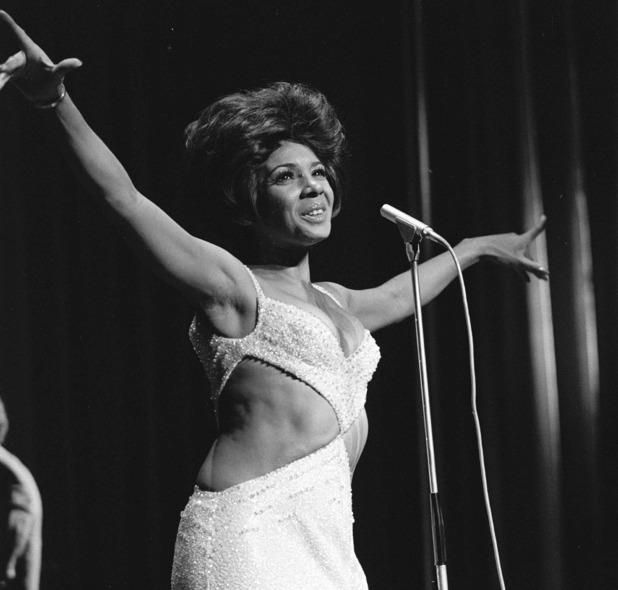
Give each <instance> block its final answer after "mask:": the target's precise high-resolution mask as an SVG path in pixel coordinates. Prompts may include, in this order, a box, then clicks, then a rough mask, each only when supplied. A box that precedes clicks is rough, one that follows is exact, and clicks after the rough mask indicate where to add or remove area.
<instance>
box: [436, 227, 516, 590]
mask: <svg viewBox="0 0 618 590" xmlns="http://www.w3.org/2000/svg"><path fill="white" fill-rule="evenodd" d="M433 239H434V241H437V242H439V243H440V244H442V245H443V246H444V247H445V248H446V249H447V250H448V251H449V253H450V255H451V256H452V258H453V261H454V262H455V266H456V267H457V277H458V279H459V286H460V289H461V296H462V301H463V306H464V315H465V319H466V332H467V337H468V359H469V366H470V389H471V402H472V417H473V419H474V431H475V434H476V444H477V451H478V457H479V463H480V469H481V483H482V487H483V500H484V503H485V512H486V514H487V520H488V522H489V533H490V535H491V545H492V548H493V554H494V561H495V563H496V570H497V573H498V580H499V582H500V588H501V590H505V588H506V586H505V584H504V576H503V575H502V564H501V561H500V551H499V549H498V540H497V537H496V529H495V527H494V518H493V513H492V510H491V501H490V499H489V486H488V484H487V470H486V468H485V452H484V450H483V434H482V432H481V421H480V419H479V413H478V407H477V388H476V365H475V362H474V339H473V337H472V322H471V320H470V309H469V307H468V295H467V293H466V284H465V282H464V278H463V271H462V269H461V265H460V264H459V260H458V258H457V254H455V250H453V248H452V247H451V245H450V244H449V243H448V242H447V241H446V240H445V239H444V238H443V237H442V236H440V235H439V234H434V236H433Z"/></svg>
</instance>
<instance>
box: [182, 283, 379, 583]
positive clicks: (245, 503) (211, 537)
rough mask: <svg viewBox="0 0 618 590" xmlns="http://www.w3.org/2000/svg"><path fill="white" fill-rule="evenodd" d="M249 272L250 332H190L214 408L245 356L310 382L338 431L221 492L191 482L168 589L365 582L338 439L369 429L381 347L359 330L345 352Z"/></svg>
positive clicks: (197, 328) (195, 325) (317, 323)
mask: <svg viewBox="0 0 618 590" xmlns="http://www.w3.org/2000/svg"><path fill="white" fill-rule="evenodd" d="M249 273H250V274H251V277H252V279H253V282H254V284H255V288H256V291H257V321H256V326H255V328H254V330H253V331H252V332H251V333H250V334H249V335H247V336H245V337H243V338H226V337H223V336H218V335H215V334H212V333H210V332H208V331H207V329H205V328H204V327H203V326H202V325H201V324H200V322H199V320H197V319H194V321H193V322H192V324H191V328H190V331H189V335H190V338H191V341H192V343H193V346H194V348H195V351H196V353H197V355H198V357H199V359H200V361H201V362H202V364H203V365H204V368H205V370H206V374H207V376H208V378H209V381H210V384H211V395H212V397H213V400H214V401H215V407H216V400H217V398H218V396H219V395H220V393H221V391H222V390H223V387H224V386H225V383H226V382H227V379H228V378H229V376H230V374H231V373H232V371H233V370H234V368H235V367H236V366H237V365H238V363H239V362H240V361H241V360H242V359H243V358H247V357H251V358H255V359H259V360H261V361H263V362H265V363H268V364H270V365H273V366H274V367H277V368H280V369H281V370H284V371H286V372H287V373H290V374H292V375H294V376H295V377H296V378H298V379H300V380H302V381H304V382H305V383H307V384H308V385H310V386H311V387H312V388H314V389H315V390H316V391H317V392H318V393H319V394H320V395H322V396H323V397H324V398H325V399H326V400H327V401H328V402H329V403H330V404H331V406H332V407H333V410H334V412H335V414H336V416H337V420H338V422H339V428H340V434H339V436H337V437H336V438H335V439H334V440H333V441H331V442H330V443H329V444H327V445H326V446H324V447H322V448H320V449H318V450H317V451H315V452H313V453H311V454H309V455H307V456H305V457H302V458H300V459H298V460H296V461H293V462H291V463H289V464H287V465H284V466H283V467H280V468H279V469H276V470H274V471H271V472H270V473H267V474H266V475H263V476H260V477H257V478H254V479H251V480H249V481H246V482H243V483H240V484H238V485H235V486H232V487H230V488H227V489H225V490H223V491H220V492H211V491H205V490H201V489H199V488H197V487H196V488H195V490H194V493H193V495H192V496H191V497H190V498H189V501H188V503H187V505H186V507H185V509H184V510H183V512H182V513H181V517H180V524H179V527H178V535H177V538H176V546H175V551H174V564H173V568H172V590H224V589H233V590H292V589H293V590H366V589H367V581H366V578H365V574H364V573H363V570H362V568H361V566H360V564H359V562H358V559H357V558H356V554H355V553H354V542H353V537H352V524H353V520H354V519H353V514H352V493H351V485H350V484H351V474H350V463H349V456H348V452H347V451H346V444H345V442H344V438H345V437H346V433H347V434H348V436H347V438H353V436H352V437H350V436H349V435H350V434H352V435H354V434H356V433H355V432H354V431H355V430H357V431H361V430H363V429H366V417H365V413H364V409H363V408H364V404H365V398H366V394H367V384H368V382H369V380H370V379H371V376H372V375H373V372H374V371H375V368H376V366H377V363H378V360H379V358H380V353H379V349H378V347H377V345H376V343H375V341H374V339H373V338H372V336H371V335H370V334H369V332H368V331H365V333H364V337H363V340H362V342H361V344H360V345H359V347H358V348H357V349H356V350H355V351H354V352H352V353H351V354H350V355H348V356H345V354H344V352H343V350H342V349H341V346H340V344H339V342H338V340H337V338H336V337H335V335H334V334H333V333H332V332H331V331H330V329H329V328H328V327H327V326H326V325H325V324H324V323H323V322H322V321H321V320H320V319H319V318H317V317H316V316H313V315H312V314H310V313H309V312H307V311H305V310H303V309H301V308H299V307H296V306H294V305H290V304H287V303H284V302H282V301H278V300H276V299H272V298H270V297H266V295H265V294H264V292H263V291H262V289H261V287H260V284H259V283H258V281H257V279H256V278H255V276H254V275H253V273H251V271H249ZM316 287H317V286H316ZM318 288H319V287H318ZM321 290H322V291H323V292H324V293H326V294H327V295H330V294H329V293H327V291H326V290H324V289H321ZM330 296H331V297H332V295H330ZM333 299H334V298H333Z"/></svg>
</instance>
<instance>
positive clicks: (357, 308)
mask: <svg viewBox="0 0 618 590" xmlns="http://www.w3.org/2000/svg"><path fill="white" fill-rule="evenodd" d="M544 227H545V217H542V218H541V219H540V220H539V222H538V223H537V224H536V225H534V226H533V227H531V228H530V229H529V230H528V231H526V232H524V233H522V234H516V233H507V234H495V235H489V236H480V237H476V238H468V239H465V240H463V241H461V242H460V243H459V244H457V246H455V248H454V250H455V253H456V254H457V258H458V259H459V262H460V264H461V267H462V269H465V268H468V267H470V266H472V265H473V264H476V263H477V262H478V261H479V260H481V259H482V258H489V259H492V260H495V261H497V262H500V263H502V264H505V265H507V266H510V267H512V268H513V269H514V270H516V271H517V272H519V273H520V274H522V275H523V276H524V277H525V278H526V279H528V278H529V275H534V276H536V277H538V278H540V279H547V278H548V276H549V273H548V271H547V270H546V269H544V268H543V267H541V266H540V265H539V264H538V263H537V262H535V261H534V260H532V259H530V258H529V257H528V256H527V255H526V251H527V249H528V246H529V245H530V244H531V243H532V242H533V241H534V240H535V238H536V237H537V236H538V235H539V234H540V233H541V232H542V231H543V229H544ZM456 272H457V271H456V269H455V265H454V264H453V261H452V259H451V256H450V254H449V253H448V252H444V253H442V254H439V255H438V256H435V257H433V258H430V259H429V260H428V261H426V262H424V263H422V264H421V265H420V266H419V278H420V288H421V299H422V302H423V304H425V303H428V302H429V301H431V300H432V299H433V298H434V297H436V296H438V295H439V294H440V293H441V292H442V290H443V289H444V288H445V287H446V286H447V285H448V284H449V283H450V282H451V281H452V280H453V279H455V278H456V276H457V275H456ZM333 287H334V289H335V290H337V291H338V293H339V294H340V296H341V297H342V298H343V299H344V300H345V301H346V302H347V306H348V309H349V311H350V312H351V313H352V314H354V315H355V316H356V317H358V318H359V319H360V320H361V322H362V323H363V325H364V326H365V327H366V328H367V329H368V330H371V331H375V330H379V329H380V328H383V327H385V326H388V325H390V324H394V323H396V322H399V321H401V320H403V319H405V318H407V317H409V316H411V315H412V314H413V313H414V300H413V297H412V280H411V277H410V271H409V270H407V271H405V272H403V273H401V274H399V275H397V276H395V277H393V278H392V279H390V280H388V281H386V282H385V283H384V284H382V285H380V286H378V287H375V288H373V289H364V290H358V291H356V290H352V289H345V288H342V287H339V286H336V285H334V286H333Z"/></svg>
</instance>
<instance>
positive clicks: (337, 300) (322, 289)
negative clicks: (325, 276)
mask: <svg viewBox="0 0 618 590" xmlns="http://www.w3.org/2000/svg"><path fill="white" fill-rule="evenodd" d="M311 285H312V286H313V288H314V289H317V290H318V291H320V293H324V295H326V296H327V297H330V298H331V299H332V300H333V301H334V302H335V303H336V304H337V305H338V306H339V307H343V305H341V301H339V299H337V298H336V297H335V296H334V295H333V294H332V293H331V292H330V291H328V290H327V289H325V288H324V287H321V286H320V285H316V284H315V283H311Z"/></svg>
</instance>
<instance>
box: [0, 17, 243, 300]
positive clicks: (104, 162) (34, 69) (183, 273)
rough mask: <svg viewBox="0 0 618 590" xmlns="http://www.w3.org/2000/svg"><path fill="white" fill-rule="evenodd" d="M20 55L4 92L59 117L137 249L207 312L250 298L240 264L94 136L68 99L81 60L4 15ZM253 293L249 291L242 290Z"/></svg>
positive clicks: (64, 135) (6, 75)
mask: <svg viewBox="0 0 618 590" xmlns="http://www.w3.org/2000/svg"><path fill="white" fill-rule="evenodd" d="M0 20H2V21H4V22H5V23H6V24H7V25H8V26H9V27H10V28H11V29H12V31H13V32H14V33H15V36H16V37H17V39H18V42H19V45H20V47H21V50H20V51H19V52H18V53H16V54H15V55H13V56H11V57H10V58H9V59H8V60H6V61H5V62H4V63H3V64H0V89H1V88H2V87H3V86H4V85H5V84H6V83H7V82H9V81H11V82H12V83H13V84H15V86H17V88H18V89H19V90H20V91H21V92H22V93H23V94H24V96H25V97H26V98H27V99H28V100H29V101H30V102H31V103H32V104H33V105H34V106H35V107H37V108H39V109H46V110H47V111H48V112H49V114H50V117H53V118H54V119H55V121H54V127H55V129H56V131H57V133H58V134H59V135H60V137H61V139H62V140H63V143H64V144H65V145H66V146H67V148H68V152H69V155H70V158H71V160H72V163H73V164H74V165H75V167H76V168H77V170H78V173H79V176H80V178H81V179H82V180H83V182H84V184H85V186H86V187H87V189H88V190H89V192H91V193H93V194H94V195H95V196H96V197H98V198H100V200H101V201H103V202H104V203H105V204H106V206H107V208H108V209H110V210H111V212H112V213H113V214H114V218H115V219H116V220H117V221H118V222H119V225H120V226H121V228H122V230H123V233H124V234H125V235H126V236H127V239H128V241H129V242H130V243H131V244H132V246H133V247H134V248H135V250H137V251H138V253H139V254H140V255H141V256H142V257H143V258H145V259H146V261H147V262H148V263H149V264H150V266H152V267H153V269H154V270H155V271H156V272H157V273H158V274H160V275H162V276H163V278H165V279H166V280H168V281H169V282H171V283H172V284H174V285H175V286H176V287H178V288H179V289H180V290H181V291H183V292H184V293H185V295H187V296H188V297H189V299H190V300H192V301H193V302H194V303H197V304H199V305H200V306H202V307H206V308H207V307H208V306H209V304H210V303H211V302H218V304H221V303H222V302H224V301H228V302H229V300H230V299H234V298H237V299H238V300H242V299H243V297H242V296H241V297H239V298H238V297H237V296H238V286H239V285H240V286H241V289H240V290H241V292H244V291H245V290H246V291H247V292H248V293H249V294H250V293H252V290H251V289H252V287H251V285H250V283H249V282H248V280H247V277H246V272H245V271H244V269H243V268H242V265H241V263H240V262H239V261H238V260H237V259H236V258H234V257H233V256H232V255H231V254H229V253H228V252H227V251H225V250H223V249H221V248H219V247H217V246H215V245H213V244H210V243H208V242H205V241H203V240H200V239H198V238H195V237H193V236H191V235H190V234H189V233H188V232H186V231H185V230H184V229H183V228H182V227H180V226H179V225H178V224H177V223H176V222H175V221H173V220H172V219H171V218H170V217H169V216H168V215H167V214H166V213H164V212H163V211H162V210H161V209H160V208H159V207H157V206H156V205H155V204H154V203H153V202H152V201H150V200H148V199H147V198H146V197H144V196H143V195H142V194H140V193H139V191H138V190H137V189H136V188H135V186H134V185H133V182H132V181H131V179H130V177H129V175H128V174H127V172H126V171H125V169H124V168H123V166H122V164H121V163H120V162H119V161H118V159H117V158H116V157H115V156H114V154H113V153H112V152H111V151H110V150H109V149H108V148H107V146H106V145H105V144H104V143H103V141H101V139H100V138H99V137H98V136H97V135H96V134H95V133H94V131H93V130H92V129H91V128H90V126H89V125H88V124H87V122H86V121H85V120H84V118H83V117H82V115H81V113H80V112H79V110H78V109H77V107H76V106H75V104H74V103H73V101H72V100H71V98H70V97H69V96H68V95H67V94H66V90H65V88H64V83H63V81H64V78H65V76H66V75H67V74H68V73H70V72H71V71H73V70H75V69H77V68H79V67H80V66H81V62H80V60H78V59H75V58H70V59H65V60H62V61H60V62H59V63H57V64H54V63H53V62H52V61H51V60H50V59H49V57H48V56H47V54H46V53H45V52H44V51H43V50H42V49H41V48H40V47H39V46H38V45H37V44H36V43H35V42H34V41H33V40H32V39H31V38H30V37H29V36H28V35H27V34H26V32H25V31H24V30H23V29H22V28H21V27H20V26H19V25H18V24H17V23H16V22H15V21H14V20H13V19H12V18H11V17H10V16H9V15H8V14H7V13H6V12H4V11H0ZM243 287H246V289H243Z"/></svg>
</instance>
